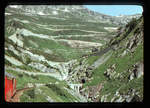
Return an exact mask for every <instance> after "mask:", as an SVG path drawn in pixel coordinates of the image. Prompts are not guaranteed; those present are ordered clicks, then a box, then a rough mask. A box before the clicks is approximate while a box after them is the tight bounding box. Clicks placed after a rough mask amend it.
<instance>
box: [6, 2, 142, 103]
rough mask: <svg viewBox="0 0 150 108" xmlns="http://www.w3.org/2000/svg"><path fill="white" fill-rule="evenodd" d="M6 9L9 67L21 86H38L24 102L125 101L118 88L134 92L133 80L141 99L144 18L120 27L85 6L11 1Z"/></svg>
mask: <svg viewBox="0 0 150 108" xmlns="http://www.w3.org/2000/svg"><path fill="white" fill-rule="evenodd" d="M5 15H6V16H5V19H6V20H5V71H7V72H9V73H11V74H13V75H14V76H16V78H17V89H22V88H24V87H26V86H31V87H34V89H32V90H28V91H25V92H24V93H23V95H21V97H20V101H21V102H88V101H89V102H93V101H94V102H95V101H100V102H103V101H112V102H114V101H119V102H122V101H125V97H124V95H120V94H119V99H120V97H121V99H120V100H117V99H116V98H118V97H115V95H114V93H116V92H117V91H119V90H122V92H123V93H124V92H125V96H128V97H129V98H133V97H134V93H129V95H127V93H126V92H128V90H129V88H131V86H132V88H131V89H132V91H134V92H136V94H137V96H138V97H140V99H141V100H142V97H143V96H142V92H143V91H142V90H143V89H142V87H143V85H142V79H143V77H142V76H141V75H142V71H143V70H141V69H142V66H143V64H142V60H143V53H142V51H143V44H142V42H143V40H142V36H143V33H142V28H143V27H142V23H143V19H142V18H140V19H139V20H137V21H136V20H135V21H132V22H131V23H129V24H128V25H126V26H125V27H122V28H119V27H118V24H117V22H116V23H115V24H113V23H114V22H113V21H112V19H111V18H112V17H111V16H107V15H103V14H99V13H95V12H92V11H90V10H88V9H86V8H85V7H83V6H35V7H34V6H21V5H20V6H17V7H16V6H9V7H7V8H6V11H5ZM104 16H105V17H107V18H108V20H107V18H106V19H105V18H104ZM120 24H121V23H120ZM118 28H119V29H118ZM117 32H118V33H117ZM130 59H131V60H130ZM124 60H125V61H126V62H124ZM129 60H130V62H128V61H129ZM136 63H137V64H136ZM136 70H137V71H136ZM139 71H140V72H139ZM135 73H136V74H135ZM137 73H138V74H137ZM134 76H135V78H134ZM128 77H129V79H130V80H131V81H130V82H128V79H127V78H128ZM136 82H137V83H136ZM126 83H127V84H128V85H127V86H126V85H125V84H126ZM120 85H122V86H120ZM112 86H114V88H113V89H107V88H110V87H112ZM119 87H121V88H119ZM93 88H94V89H93ZM93 90H95V91H93ZM119 92H120V91H119ZM93 93H94V94H93ZM108 93H110V95H109V94H108ZM97 94H98V95H97ZM107 95H108V96H107ZM130 95H131V96H130ZM132 95H133V96H132ZM106 97H108V99H107V98H106ZM112 97H113V98H114V99H112ZM132 100H133V99H130V100H129V101H132ZM127 101H128V100H127Z"/></svg>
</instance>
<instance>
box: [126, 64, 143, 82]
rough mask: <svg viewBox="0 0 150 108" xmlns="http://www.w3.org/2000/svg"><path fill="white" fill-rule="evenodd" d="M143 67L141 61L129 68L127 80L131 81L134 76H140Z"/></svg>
mask: <svg viewBox="0 0 150 108" xmlns="http://www.w3.org/2000/svg"><path fill="white" fill-rule="evenodd" d="M143 69H144V67H143V63H137V64H135V65H133V69H132V70H129V72H130V75H129V81H131V80H132V79H134V78H140V77H141V76H142V75H143V72H144V70H143Z"/></svg>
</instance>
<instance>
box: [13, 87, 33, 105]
mask: <svg viewBox="0 0 150 108" xmlns="http://www.w3.org/2000/svg"><path fill="white" fill-rule="evenodd" d="M32 88H34V87H27V88H23V89H19V90H16V92H15V94H14V95H13V97H12V99H11V100H10V102H20V96H21V95H22V94H23V92H24V91H25V90H29V89H32Z"/></svg>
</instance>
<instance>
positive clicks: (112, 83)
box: [84, 27, 143, 101]
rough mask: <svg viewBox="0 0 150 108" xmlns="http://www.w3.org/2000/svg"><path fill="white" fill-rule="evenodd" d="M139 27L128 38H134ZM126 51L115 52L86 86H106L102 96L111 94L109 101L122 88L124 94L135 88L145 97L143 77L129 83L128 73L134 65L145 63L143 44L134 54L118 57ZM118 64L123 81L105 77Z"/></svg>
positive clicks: (95, 58) (94, 58)
mask: <svg viewBox="0 0 150 108" xmlns="http://www.w3.org/2000/svg"><path fill="white" fill-rule="evenodd" d="M136 28H137V27H135V28H134V30H133V31H132V32H130V34H129V35H128V37H130V36H133V34H134V31H135V30H136ZM126 41H128V39H127V38H126V39H125V40H124V41H122V42H121V43H120V44H123V43H124V42H126ZM124 50H125V49H124V48H121V49H119V50H117V51H113V54H112V56H111V58H109V59H108V60H107V62H105V63H104V64H102V65H101V66H100V67H98V68H97V69H95V70H94V71H93V80H92V81H91V82H87V83H86V84H85V85H84V86H92V85H97V84H99V83H103V82H105V84H104V88H103V89H102V91H101V93H100V96H103V95H105V94H109V93H111V96H109V98H108V101H110V100H109V99H111V97H112V96H113V94H114V93H115V92H116V90H117V89H118V88H120V91H121V92H122V93H126V92H127V91H128V90H129V89H130V88H134V89H136V90H138V91H139V92H140V94H141V96H142V95H143V94H142V93H143V77H141V78H139V79H133V80H132V81H130V82H128V76H129V73H128V72H127V70H128V69H131V68H132V65H134V64H135V63H137V62H142V61H143V43H141V44H139V45H138V46H137V48H136V50H135V52H134V53H133V54H131V53H128V54H127V55H125V56H124V57H118V55H120V54H122V53H123V51H124ZM97 58H98V57H96V56H95V57H90V58H89V60H90V61H89V63H90V64H92V62H94V61H95V60H97ZM113 64H116V70H115V71H116V72H117V73H120V74H122V75H123V78H122V79H111V80H108V79H107V78H106V77H105V76H104V72H105V71H106V69H107V68H109V66H111V65H113Z"/></svg>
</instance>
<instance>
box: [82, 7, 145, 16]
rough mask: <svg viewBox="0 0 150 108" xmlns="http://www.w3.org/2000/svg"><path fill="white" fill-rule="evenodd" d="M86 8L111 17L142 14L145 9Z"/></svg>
mask: <svg viewBox="0 0 150 108" xmlns="http://www.w3.org/2000/svg"><path fill="white" fill-rule="evenodd" d="M84 6H85V7H86V8H88V9H90V10H93V11H96V12H99V13H103V14H106V15H111V16H119V15H133V14H138V13H140V14H142V12H143V8H142V6H139V5H84Z"/></svg>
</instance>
